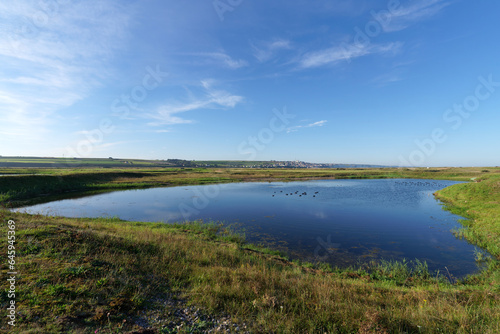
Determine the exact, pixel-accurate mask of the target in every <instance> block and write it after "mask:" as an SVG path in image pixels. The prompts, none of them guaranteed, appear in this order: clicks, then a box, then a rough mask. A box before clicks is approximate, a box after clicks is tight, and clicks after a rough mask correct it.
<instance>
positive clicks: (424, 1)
mask: <svg viewBox="0 0 500 334" xmlns="http://www.w3.org/2000/svg"><path fill="white" fill-rule="evenodd" d="M448 5H450V3H449V2H448V1H443V0H419V1H412V2H411V3H410V4H409V5H406V6H400V7H398V8H397V9H396V10H393V11H391V12H387V13H385V14H384V15H383V16H381V19H380V20H378V21H379V23H381V25H382V28H383V29H384V31H385V32H393V31H400V30H403V29H406V28H408V27H409V26H410V25H412V24H415V23H416V22H418V21H422V20H425V19H428V18H430V17H432V16H434V15H436V14H438V13H439V12H440V11H441V10H442V9H443V8H445V7H447V6H448Z"/></svg>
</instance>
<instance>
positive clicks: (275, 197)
mask: <svg viewBox="0 0 500 334" xmlns="http://www.w3.org/2000/svg"><path fill="white" fill-rule="evenodd" d="M455 183H456V182H453V181H435V180H429V181H427V180H390V179H389V180H387V179H382V180H321V181H301V182H287V183H285V182H273V183H264V182H261V183H233V184H223V185H211V186H188V187H175V188H156V189H147V190H130V191H120V192H113V193H106V194H100V195H96V196H90V197H84V198H78V199H68V200H62V201H57V202H52V203H46V204H40V205H35V206H32V207H29V208H25V209H23V210H26V211H28V212H30V213H34V212H38V213H44V214H50V215H62V216H69V217H99V216H117V217H120V218H122V219H125V220H134V221H163V222H175V221H183V220H186V219H189V220H195V219H203V220H205V221H208V220H215V221H222V222H225V223H235V222H237V223H239V226H240V227H243V228H245V230H246V231H247V233H246V234H247V239H248V240H249V241H251V242H264V243H267V244H271V245H274V246H275V247H278V248H283V249H285V250H287V251H288V252H289V253H290V254H291V255H292V257H300V258H303V259H307V260H311V261H315V260H322V261H327V262H330V263H331V264H333V265H339V266H345V265H353V264H359V263H363V262H367V261H370V260H372V259H380V258H387V259H398V260H401V259H403V258H406V259H411V260H413V259H415V258H418V259H421V260H425V261H427V262H428V263H429V267H430V268H431V269H433V270H438V269H439V270H441V271H444V270H445V268H444V267H445V266H446V267H447V268H448V270H450V272H452V273H453V274H454V275H456V276H462V275H464V274H467V273H471V272H474V271H475V270H477V266H476V264H475V262H474V254H473V251H474V247H473V246H471V245H469V244H468V243H467V242H465V241H462V240H458V239H456V238H455V237H454V236H453V235H452V233H450V230H451V229H453V228H456V227H458V226H459V224H458V223H457V219H458V218H459V217H457V216H454V215H452V214H450V213H449V212H446V211H444V210H442V208H441V206H440V205H439V203H438V202H437V201H436V200H435V198H434V197H433V192H435V191H436V190H439V189H442V188H445V187H447V186H449V185H452V184H455ZM305 193H307V194H305ZM287 194H288V195H287Z"/></svg>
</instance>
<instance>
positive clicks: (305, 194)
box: [273, 190, 319, 197]
mask: <svg viewBox="0 0 500 334" xmlns="http://www.w3.org/2000/svg"><path fill="white" fill-rule="evenodd" d="M282 192H283V190H280V193H282ZM274 193H275V194H276V193H277V192H276V191H275V192H274ZM316 194H319V191H315V192H314V195H313V197H316ZM285 195H286V196H293V195H299V197H302V196H307V192H306V191H304V192H303V193H301V194H299V191H298V190H297V191H296V192H291V193H285ZM273 197H274V194H273Z"/></svg>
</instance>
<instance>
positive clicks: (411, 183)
mask: <svg viewBox="0 0 500 334" xmlns="http://www.w3.org/2000/svg"><path fill="white" fill-rule="evenodd" d="M395 184H396V185H403V186H437V185H439V183H437V182H435V181H396V182H395ZM275 194H277V195H279V194H284V195H286V196H293V195H299V197H302V196H307V192H306V191H304V192H302V193H300V194H299V191H298V190H297V191H295V192H291V193H288V192H286V193H283V190H280V191H279V193H278V192H277V191H275V192H274V194H273V195H272V196H273V197H274V196H275ZM317 194H319V191H315V192H314V194H313V196H312V197H316V195H317Z"/></svg>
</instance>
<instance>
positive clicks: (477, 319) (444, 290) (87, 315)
mask: <svg viewBox="0 0 500 334" xmlns="http://www.w3.org/2000/svg"><path fill="white" fill-rule="evenodd" d="M12 171H14V170H12ZM5 172H8V170H4V169H0V174H2V173H5ZM23 172H26V170H17V171H16V173H21V174H24V173H23ZM29 174H32V175H21V176H7V177H0V198H1V203H2V205H3V206H14V205H19V204H23V203H29V202H33V201H40V200H47V199H50V198H52V196H59V195H62V196H67V195H68V194H73V193H86V192H89V191H109V190H118V189H128V188H136V187H156V186H175V185H183V184H206V183H214V182H240V181H258V180H282V181H293V180H299V179H316V178H317V179H319V178H381V177H393V178H436V179H452V180H463V181H471V182H468V183H464V184H458V185H454V186H451V187H449V188H446V189H444V190H441V191H439V192H438V194H437V196H438V197H439V198H440V199H441V200H442V201H444V202H445V203H446V204H447V209H448V210H451V211H452V212H455V213H457V214H460V215H462V216H464V217H466V218H467V220H464V221H463V226H464V227H463V229H461V230H459V231H455V233H456V235H457V237H463V238H466V239H468V240H469V241H470V242H472V243H474V244H477V245H480V246H481V247H483V248H484V249H487V250H488V251H489V252H490V253H491V254H492V255H493V258H491V259H485V258H478V261H479V260H481V261H486V266H485V270H484V271H483V272H481V273H479V274H477V275H474V276H470V277H467V278H465V279H463V280H459V281H456V282H455V281H454V282H453V283H452V282H449V281H448V280H447V279H446V274H445V273H444V275H436V274H434V273H429V272H428V270H427V268H426V266H425V264H422V263H420V264H417V265H416V266H407V265H405V264H403V263H388V262H382V263H376V264H375V263H374V264H373V265H372V267H371V268H368V269H367V268H364V269H360V268H350V269H336V268H334V269H332V268H329V267H328V266H325V265H321V264H316V265H313V264H307V263H297V262H290V261H288V260H287V259H286V257H282V256H279V255H277V254H276V252H273V251H272V250H266V249H261V248H259V247H256V246H252V245H248V244H246V243H245V242H244V240H243V238H242V237H241V236H239V235H236V234H234V233H233V232H232V231H231V230H230V229H228V228H227V227H224V226H221V225H218V224H217V223H212V224H203V223H199V222H191V223H184V224H175V225H166V224H159V223H134V222H124V221H119V220H117V219H104V218H100V219H68V218H57V217H45V216H39V215H27V214H21V213H13V212H10V211H7V210H1V211H0V216H1V218H0V220H1V221H2V225H1V226H2V228H1V230H0V233H1V234H2V235H4V236H5V237H2V238H0V240H1V242H0V247H1V248H2V249H4V250H5V249H7V238H6V236H7V221H8V220H13V221H15V222H16V266H17V271H18V272H19V275H18V277H17V285H16V289H17V291H16V303H17V311H18V312H19V313H18V316H17V326H16V328H15V330H14V332H18V333H41V332H46V333H59V332H65V333H96V332H97V333H134V332H135V333H140V326H139V325H138V324H137V322H139V323H142V324H144V321H147V322H148V323H149V325H150V326H152V329H151V333H175V332H182V333H204V332H207V331H208V330H209V329H215V328H217V327H218V326H219V325H218V324H217V323H215V322H214V321H213V319H216V318H222V317H224V318H230V319H231V321H232V323H234V325H235V326H236V325H237V326H240V327H241V328H243V326H246V328H247V330H248V331H249V332H252V333H325V332H326V333H404V332H406V333H498V332H500V317H499V316H498V315H499V314H500V262H499V261H500V250H499V248H498V245H499V244H500V218H499V217H500V169H499V168H443V169H408V170H403V169H370V170H367V169H356V170H267V169H266V170H248V169H179V168H175V169H158V168H134V169H128V168H127V169H86V168H82V169H35V170H31V172H30V173H29ZM471 179H474V180H473V181H472V180H471ZM3 254H5V253H3ZM1 265H2V270H4V272H6V271H7V269H8V268H7V258H6V257H5V256H4V255H3V257H2V263H1ZM0 296H1V298H0V301H1V304H2V310H1V312H0V315H1V317H2V319H6V315H7V313H6V312H7V311H6V306H7V304H6V303H7V302H8V301H9V298H8V295H7V292H6V291H4V292H2V293H1V295H0ZM176 303H181V304H183V305H186V306H185V307H189V306H193V307H196V308H200V309H201V310H202V311H201V313H200V315H199V316H198V317H197V318H196V319H195V320H193V321H191V322H190V323H189V324H186V325H184V326H182V327H179V328H177V326H178V325H179V323H182V321H181V320H180V318H179V316H178V315H177V314H178V313H176V312H177V311H178V310H176V307H178V306H175V305H178V304H176ZM160 320H161V321H160ZM243 324H245V325H243ZM234 328H235V327H233V331H234ZM7 329H10V328H8V327H7V325H6V324H5V322H2V330H7Z"/></svg>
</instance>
